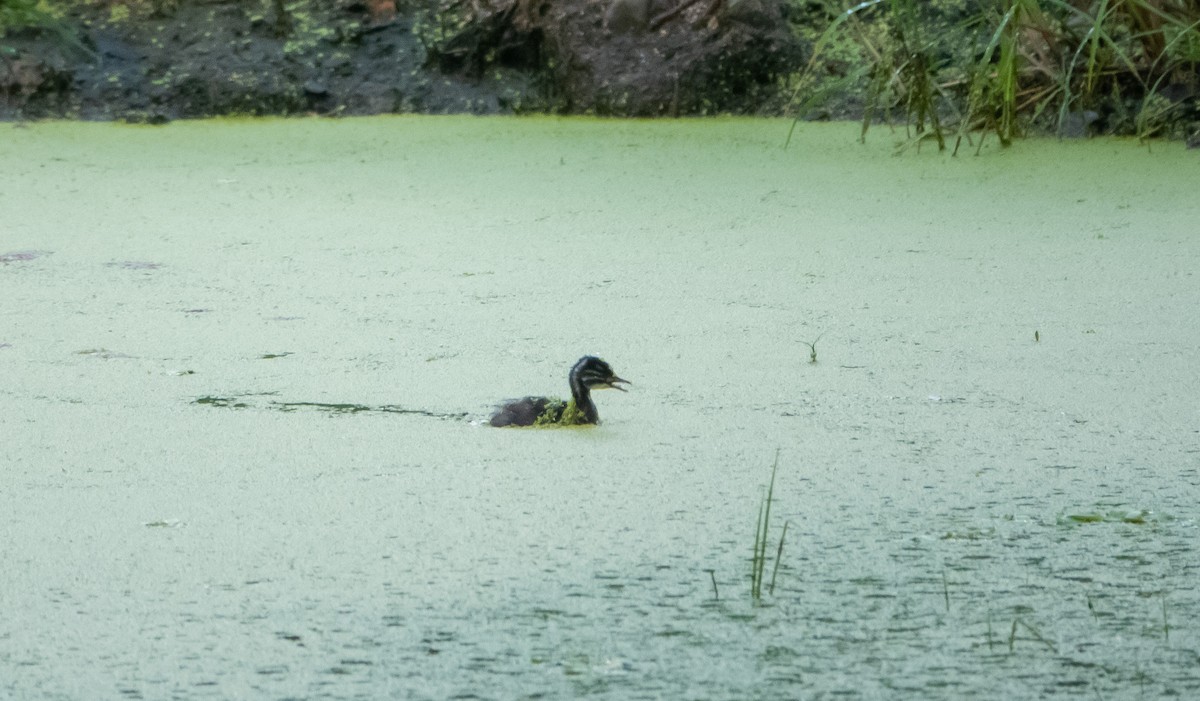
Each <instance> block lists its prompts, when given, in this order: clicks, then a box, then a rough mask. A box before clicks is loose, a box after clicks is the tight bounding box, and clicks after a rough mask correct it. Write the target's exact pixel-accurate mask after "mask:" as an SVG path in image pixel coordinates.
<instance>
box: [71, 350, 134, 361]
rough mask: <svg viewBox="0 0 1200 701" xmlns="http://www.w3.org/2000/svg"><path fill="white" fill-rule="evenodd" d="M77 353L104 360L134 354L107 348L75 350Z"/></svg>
mask: <svg viewBox="0 0 1200 701" xmlns="http://www.w3.org/2000/svg"><path fill="white" fill-rule="evenodd" d="M75 355H86V356H87V357H89V358H100V359H102V360H112V359H113V358H132V357H133V356H132V355H126V354H124V353H118V352H116V351H111V350H109V349H107V348H89V349H87V350H81V351H75Z"/></svg>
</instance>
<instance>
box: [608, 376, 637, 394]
mask: <svg viewBox="0 0 1200 701" xmlns="http://www.w3.org/2000/svg"><path fill="white" fill-rule="evenodd" d="M618 382H624V383H625V384H627V385H631V384H633V383H632V382H630V381H629V380H622V379H621V378H619V377H617V376H616V375H613V376H612V377H610V378H608V386H609V388H611V389H619V390H621V391H622V392H625V391H626V389H625V388H624V387H618V386H617V383H618Z"/></svg>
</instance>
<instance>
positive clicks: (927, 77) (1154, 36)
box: [791, 0, 1200, 151]
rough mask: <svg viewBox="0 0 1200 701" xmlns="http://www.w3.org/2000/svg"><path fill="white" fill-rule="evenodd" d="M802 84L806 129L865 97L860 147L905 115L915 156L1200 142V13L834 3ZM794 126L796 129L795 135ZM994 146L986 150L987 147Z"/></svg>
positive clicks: (1151, 3)
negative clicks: (975, 142)
mask: <svg viewBox="0 0 1200 701" xmlns="http://www.w3.org/2000/svg"><path fill="white" fill-rule="evenodd" d="M822 6H823V7H824V8H825V9H826V12H827V13H828V15H827V18H826V19H827V24H826V27H825V29H824V30H823V32H822V33H821V34H820V35H819V36H818V37H817V39H816V41H815V43H814V48H813V53H812V56H811V58H810V59H809V61H808V63H807V65H806V67H805V69H804V70H803V71H802V72H801V73H800V74H799V75H798V76H797V77H796V78H795V81H794V84H793V90H794V92H793V97H792V107H791V108H792V110H793V113H794V114H795V115H797V119H799V118H801V117H804V116H806V115H810V114H812V113H813V111H814V110H816V109H818V108H820V106H821V105H822V103H825V102H826V101H827V100H828V99H829V97H830V96H831V95H838V94H847V93H850V94H856V95H861V96H863V97H862V105H861V112H862V115H863V122H862V134H861V138H864V139H865V137H866V133H867V131H868V129H869V128H870V126H871V125H872V124H874V123H876V121H877V120H878V119H883V120H886V121H891V119H892V116H893V113H897V114H902V115H903V119H904V123H905V128H906V133H907V137H908V138H907V139H906V140H905V141H904V142H903V145H905V146H907V145H911V144H914V143H916V144H919V143H920V142H921V141H924V140H932V141H935V142H936V143H937V145H938V148H939V149H945V148H948V142H949V140H950V139H951V137H953V142H954V149H955V151H957V150H958V148H959V147H960V146H961V145H962V143H963V142H964V141H965V142H967V143H970V142H971V141H972V138H971V135H972V134H975V133H982V134H985V135H986V134H992V133H994V134H995V135H996V137H997V138H998V139H999V141H1000V143H1001V144H1003V145H1008V144H1011V143H1012V141H1013V139H1015V138H1017V137H1019V136H1020V135H1022V134H1023V133H1024V132H1025V131H1026V130H1027V129H1028V128H1031V127H1032V128H1035V129H1037V130H1039V131H1043V132H1053V133H1057V134H1058V135H1060V136H1084V135H1087V134H1088V133H1090V132H1092V131H1105V132H1108V133H1115V134H1129V135H1136V136H1138V137H1140V138H1146V137H1151V136H1162V135H1166V136H1183V135H1185V134H1186V133H1187V132H1189V131H1194V130H1198V129H1200V70H1198V68H1200V4H1197V3H1194V2H1173V1H1170V0H1099V1H1096V2H1083V1H1081V0H990V1H988V0H934V1H932V2H917V1H916V0H866V1H864V2H858V3H845V2H838V3H834V2H826V3H822ZM794 127H795V124H794V123H793V128H794ZM980 143H981V144H982V140H981V141H980Z"/></svg>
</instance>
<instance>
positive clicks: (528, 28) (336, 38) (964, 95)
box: [0, 0, 1200, 151]
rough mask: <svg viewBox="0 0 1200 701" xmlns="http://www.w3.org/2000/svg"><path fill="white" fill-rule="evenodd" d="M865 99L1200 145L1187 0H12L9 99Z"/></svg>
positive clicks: (107, 102)
mask: <svg viewBox="0 0 1200 701" xmlns="http://www.w3.org/2000/svg"><path fill="white" fill-rule="evenodd" d="M387 113H432V114H447V113H472V114H528V113H552V114H590V115H598V116H614V117H654V116H668V117H670V116H703V115H712V114H738V115H761V116H776V117H778V116H784V117H790V118H793V119H795V120H797V121H800V120H822V119H857V120H861V122H862V135H863V137H864V138H865V137H866V135H867V132H868V131H869V129H870V127H871V126H872V125H877V124H891V125H893V126H899V127H903V128H904V129H905V132H904V136H903V140H904V144H903V145H912V144H919V143H921V142H925V141H930V142H935V143H936V144H937V146H938V147H939V148H943V149H954V150H955V151H958V150H960V149H961V148H963V147H964V145H967V146H968V147H969V145H971V144H976V143H977V142H980V141H981V140H982V139H985V138H991V137H993V136H994V137H995V138H997V139H999V141H1000V142H1001V143H1002V144H1005V145H1007V144H1009V143H1011V142H1012V141H1013V139H1016V138H1019V137H1020V136H1022V135H1025V134H1043V135H1044V134H1049V135H1057V136H1060V137H1066V138H1078V137H1085V136H1091V135H1104V134H1110V135H1125V136H1136V137H1138V138H1141V139H1146V138H1168V139H1183V140H1187V142H1188V145H1189V146H1200V6H1198V5H1196V3H1194V2H1187V1H1185V0H1099V1H1096V0H935V1H933V2H917V0H865V1H863V2H850V1H849V0H808V1H804V0H704V1H703V2H701V1H699V0H595V1H592V2H579V3H568V2H555V1H554V0H542V1H541V2H537V1H535V0H482V1H480V2H472V3H467V2H464V1H462V0H334V1H333V2H318V1H317V0H0V119H4V120H9V121H24V120H31V119H45V118H67V119H86V120H113V119H116V120H125V121H131V122H145V123H163V122H166V121H170V120H172V119H178V118H195V117H207V116H230V115H237V116H246V115H249V116H260V115H264V116H265V115H284V116H288V115H306V114H316V115H327V116H341V115H362V114H387Z"/></svg>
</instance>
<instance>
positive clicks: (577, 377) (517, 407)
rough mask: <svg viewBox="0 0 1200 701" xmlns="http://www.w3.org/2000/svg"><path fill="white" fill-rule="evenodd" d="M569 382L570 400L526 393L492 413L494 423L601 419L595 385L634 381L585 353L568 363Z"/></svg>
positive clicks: (593, 421)
mask: <svg viewBox="0 0 1200 701" xmlns="http://www.w3.org/2000/svg"><path fill="white" fill-rule="evenodd" d="M567 381H568V382H569V383H570V385H571V400H570V401H566V402H564V401H563V400H561V399H551V398H549V397H525V398H524V399H517V400H515V401H511V402H507V403H505V404H504V405H503V406H501V407H500V408H499V409H497V410H496V413H495V414H492V418H491V421H489V422H488V423H490V424H491V425H493V426H575V425H581V424H596V423H600V413H599V412H597V411H596V404H595V403H594V402H593V401H592V390H594V389H619V390H621V391H622V392H624V391H625V388H624V387H619V386H618V385H619V384H627V385H628V384H633V383H632V382H630V381H629V380H622V379H621V378H619V377H617V375H616V373H614V372H613V369H612V366H610V365H609V364H608V363H606V362H604V361H603V360H601V359H599V358H597V357H595V356H593V355H585V356H583V357H582V358H580V359H579V362H577V363H575V365H573V366H572V367H571V372H570V373H569V374H568V375H567Z"/></svg>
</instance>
